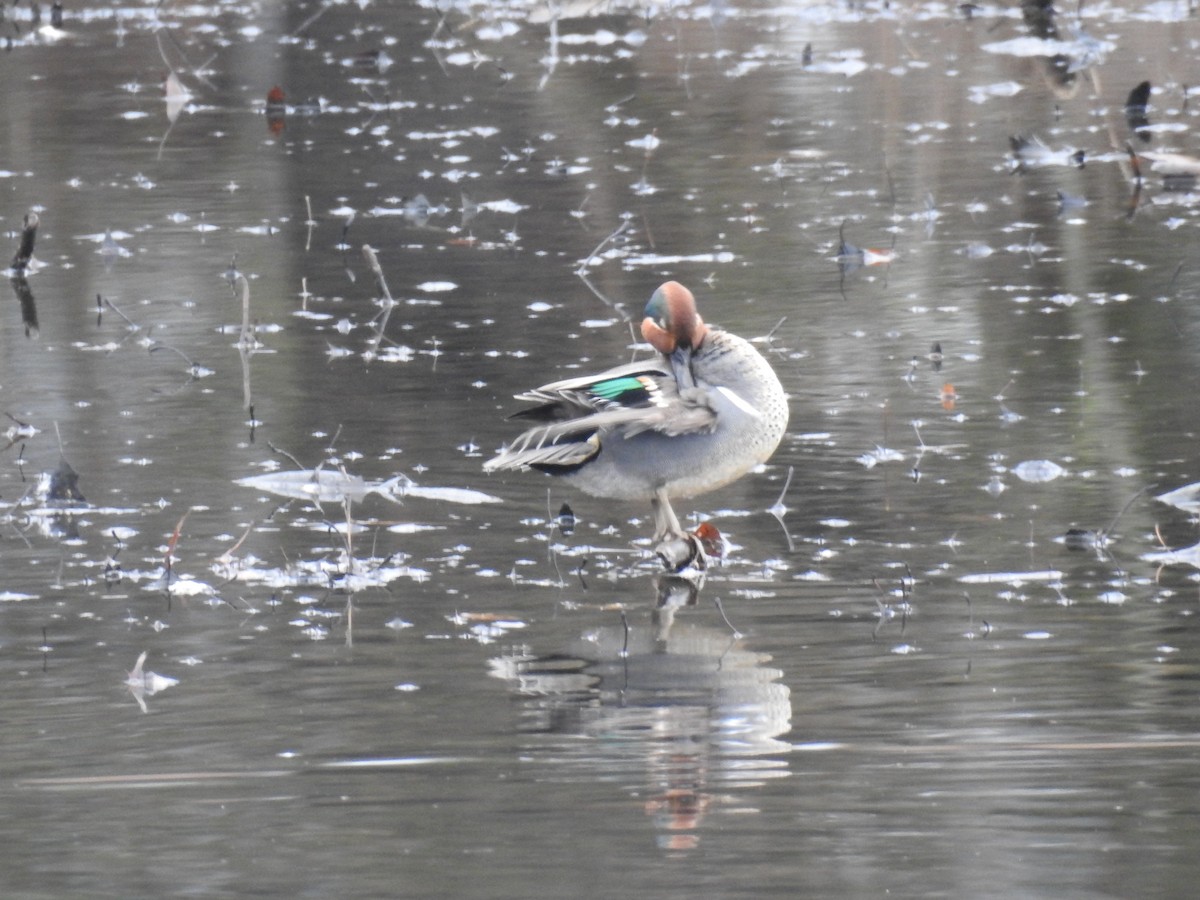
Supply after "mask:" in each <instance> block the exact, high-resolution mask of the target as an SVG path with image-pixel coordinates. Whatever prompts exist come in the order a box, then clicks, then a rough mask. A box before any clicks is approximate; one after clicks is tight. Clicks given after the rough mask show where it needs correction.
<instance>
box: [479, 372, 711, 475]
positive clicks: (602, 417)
mask: <svg viewBox="0 0 1200 900" xmlns="http://www.w3.org/2000/svg"><path fill="white" fill-rule="evenodd" d="M716 424H717V419H716V414H715V412H714V411H713V409H712V407H711V406H710V405H709V404H708V402H707V400H706V398H705V396H704V394H703V392H702V391H699V390H694V389H693V390H689V391H687V392H685V393H684V394H683V395H675V396H674V397H672V398H671V399H670V401H669V402H666V403H663V404H661V405H652V406H642V407H616V408H612V409H605V410H601V411H600V412H594V413H590V414H588V415H584V416H579V417H577V418H573V419H569V420H566V421H551V422H549V423H548V424H545V425H536V426H534V427H533V428H530V429H529V430H527V431H525V432H524V433H522V434H521V435H519V436H518V437H517V438H516V440H514V441H513V442H512V444H510V445H509V446H508V447H506V448H505V449H504V450H502V451H500V453H499V454H497V455H496V456H495V457H493V458H492V459H490V460H488V461H487V462H486V463H484V469H485V470H487V471H495V470H497V469H521V468H525V467H533V468H540V467H547V468H557V467H572V466H579V465H582V464H583V463H585V462H587V461H588V460H589V459H591V457H593V456H595V455H596V453H598V452H599V451H600V447H601V442H602V441H614V440H616V441H620V440H627V439H629V438H631V437H634V436H635V435H638V434H641V433H643V432H646V431H657V432H660V433H661V434H664V435H667V436H668V437H678V436H681V435H685V434H703V433H707V432H710V431H712V430H713V429H714V428H715V427H716Z"/></svg>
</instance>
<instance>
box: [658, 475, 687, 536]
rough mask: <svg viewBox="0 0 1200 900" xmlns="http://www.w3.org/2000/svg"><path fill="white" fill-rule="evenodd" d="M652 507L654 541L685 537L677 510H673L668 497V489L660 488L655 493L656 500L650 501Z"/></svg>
mask: <svg viewBox="0 0 1200 900" xmlns="http://www.w3.org/2000/svg"><path fill="white" fill-rule="evenodd" d="M650 505H651V507H652V508H653V509H654V540H655V541H656V542H661V541H664V540H666V539H667V538H679V537H683V536H684V534H685V532H684V530H683V528H682V527H680V525H679V519H678V518H677V517H676V516H675V510H673V509H671V498H670V497H668V496H667V489H666V488H662V487H660V488H659V489H658V490H656V491H655V492H654V499H653V500H651V501H650Z"/></svg>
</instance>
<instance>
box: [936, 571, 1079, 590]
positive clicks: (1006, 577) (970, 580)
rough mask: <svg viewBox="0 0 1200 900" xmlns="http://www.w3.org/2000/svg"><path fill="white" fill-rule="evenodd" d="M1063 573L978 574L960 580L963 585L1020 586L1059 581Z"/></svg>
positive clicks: (964, 576) (962, 577)
mask: <svg viewBox="0 0 1200 900" xmlns="http://www.w3.org/2000/svg"><path fill="white" fill-rule="evenodd" d="M1062 577H1063V573H1062V572H1060V571H1058V570H1057V569H1043V570H1041V571H1038V572H978V573H975V574H971V575H963V576H961V577H960V578H959V579H958V580H959V582H960V583H962V584H1010V585H1013V586H1019V585H1022V584H1025V583H1026V582H1029V581H1059V580H1061V579H1062Z"/></svg>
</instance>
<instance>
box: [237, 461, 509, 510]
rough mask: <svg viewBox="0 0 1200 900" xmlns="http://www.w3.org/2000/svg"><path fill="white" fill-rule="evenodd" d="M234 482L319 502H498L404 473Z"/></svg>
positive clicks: (315, 474) (291, 474) (305, 472)
mask: <svg viewBox="0 0 1200 900" xmlns="http://www.w3.org/2000/svg"><path fill="white" fill-rule="evenodd" d="M234 483H235V484H240V485H242V486H243V487H250V488H255V489H256V490H261V491H266V492H267V493H270V494H276V495H278V496H280V497H292V498H294V499H297V500H315V501H318V502H321V503H341V502H342V501H344V500H350V501H352V502H360V501H361V500H363V499H364V498H365V497H366V496H367V495H368V494H378V495H379V496H381V497H383V498H384V499H386V500H391V501H392V502H394V503H399V502H400V500H401V498H403V497H422V498H425V499H429V500H441V501H443V502H446V503H466V504H479V503H500V502H502V501H501V500H500V498H499V497H494V496H492V495H491V494H485V493H483V492H482V491H476V490H471V489H470V488H452V487H422V486H420V485H418V484H417V483H416V482H414V481H413V480H412V479H411V478H409V477H408V476H407V475H396V476H394V477H392V478H388V479H386V480H384V481H367V480H365V479H363V478H360V477H359V476H357V475H350V474H347V473H345V472H339V471H335V470H333V469H298V470H293V471H287V472H268V473H267V474H265V475H251V476H249V477H247V478H239V479H237V480H236V481H235V482H234Z"/></svg>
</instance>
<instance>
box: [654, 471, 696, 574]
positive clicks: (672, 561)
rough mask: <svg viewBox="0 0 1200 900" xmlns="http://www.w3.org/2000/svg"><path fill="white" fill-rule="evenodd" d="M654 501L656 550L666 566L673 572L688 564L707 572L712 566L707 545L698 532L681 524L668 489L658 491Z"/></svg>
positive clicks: (655, 493)
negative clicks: (702, 543)
mask: <svg viewBox="0 0 1200 900" xmlns="http://www.w3.org/2000/svg"><path fill="white" fill-rule="evenodd" d="M650 502H651V505H652V507H653V508H654V541H655V547H654V552H655V553H656V554H657V555H658V558H659V559H661V560H662V562H663V565H664V566H666V567H667V568H668V569H670V570H671V571H672V572H679V571H681V570H682V569H684V568H687V567H688V566H694V567H695V568H696V569H697V570H699V571H701V572H702V571H704V569H706V568H707V567H708V558H707V557H706V556H705V555H704V548H703V547H701V546H700V541H699V540H698V539H697V538H696V537H695V535H691V534H688V533H687V532H686V531H684V530H683V527H682V526H681V525H680V524H679V518H678V517H677V516H676V515H675V510H673V509H672V508H671V500H670V498H669V497H668V496H667V492H666V489H665V488H659V489H658V490H657V491H655V492H654V499H653V500H652V501H650Z"/></svg>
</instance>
